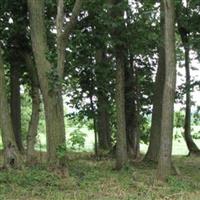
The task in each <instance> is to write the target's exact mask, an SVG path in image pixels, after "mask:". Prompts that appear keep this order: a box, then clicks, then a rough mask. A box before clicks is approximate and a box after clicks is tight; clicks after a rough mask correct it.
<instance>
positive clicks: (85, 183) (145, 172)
mask: <svg viewBox="0 0 200 200" xmlns="http://www.w3.org/2000/svg"><path fill="white" fill-rule="evenodd" d="M173 159H174V163H175V164H176V166H177V167H179V169H180V171H181V175H180V176H171V177H169V178H168V180H167V182H166V183H158V182H156V181H155V174H156V169H155V166H153V165H150V164H145V163H130V164H128V165H127V166H126V167H125V168H124V169H123V170H121V171H115V170H113V166H114V160H112V159H108V158H102V160H100V161H96V160H95V159H94V158H93V157H92V156H91V154H88V153H71V155H70V158H69V176H68V177H62V176H61V175H58V174H56V173H52V172H50V171H48V170H47V169H46V167H45V165H42V164H40V165H36V166H32V167H31V168H26V167H25V168H24V169H23V170H14V169H13V170H9V171H4V170H1V171H0V200H117V199H119V200H159V199H166V200H172V199H177V200H200V158H199V157H192V158H190V157H173ZM1 160H2V157H1Z"/></svg>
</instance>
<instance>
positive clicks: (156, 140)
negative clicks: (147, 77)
mask: <svg viewBox="0 0 200 200" xmlns="http://www.w3.org/2000/svg"><path fill="white" fill-rule="evenodd" d="M163 9H164V8H163V6H161V13H163V12H164V10H163ZM160 30H161V31H160V38H161V41H160V44H159V60H158V69H157V73H156V80H155V86H154V96H153V112H152V120H151V132H150V143H149V147H148V150H147V153H146V155H145V158H144V160H145V161H153V162H158V156H159V150H160V134H161V122H162V113H163V110H162V99H163V88H164V81H165V49H164V42H163V41H164V16H163V15H162V14H161V16H160Z"/></svg>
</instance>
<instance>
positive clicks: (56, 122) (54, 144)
mask: <svg viewBox="0 0 200 200" xmlns="http://www.w3.org/2000/svg"><path fill="white" fill-rule="evenodd" d="M28 6H29V12H30V26H31V40H32V48H33V53H34V57H35V62H36V68H37V71H38V78H39V82H40V87H41V92H42V95H43V100H44V109H45V120H46V131H47V153H48V162H49V164H50V165H51V166H53V167H56V166H62V165H65V161H63V158H62V159H61V158H60V157H59V156H58V151H59V149H60V148H62V147H64V146H65V145H66V143H65V125H64V113H63V101H62V95H61V89H60V88H59V87H54V86H53V85H52V84H51V83H50V80H49V78H48V76H47V75H48V74H49V73H50V71H51V70H52V67H53V66H52V64H51V63H50V62H49V61H48V60H47V58H46V53H48V47H47V40H46V30H45V25H44V14H43V12H44V1H43V0H41V1H37V0H28ZM54 84H56V83H54Z"/></svg>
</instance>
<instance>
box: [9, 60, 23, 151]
mask: <svg viewBox="0 0 200 200" xmlns="http://www.w3.org/2000/svg"><path fill="white" fill-rule="evenodd" d="M10 91H11V96H10V107H11V120H12V126H13V131H14V134H15V140H16V143H17V147H18V149H19V151H20V152H23V151H24V147H23V144H22V136H21V97H20V65H19V64H18V63H15V61H12V63H11V69H10Z"/></svg>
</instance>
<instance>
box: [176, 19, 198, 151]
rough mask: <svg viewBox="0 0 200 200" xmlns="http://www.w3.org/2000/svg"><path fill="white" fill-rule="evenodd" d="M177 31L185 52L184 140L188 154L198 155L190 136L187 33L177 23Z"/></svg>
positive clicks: (188, 47) (189, 81)
mask: <svg viewBox="0 0 200 200" xmlns="http://www.w3.org/2000/svg"><path fill="white" fill-rule="evenodd" d="M178 30H179V34H180V36H181V40H182V43H183V46H184V50H185V74H186V83H185V85H186V105H185V106H186V107H185V123H184V138H185V141H186V144H187V147H188V150H189V155H190V154H200V150H199V148H198V147H197V145H196V144H195V143H194V141H193V139H192V135H191V95H190V88H191V80H190V46H189V32H188V31H187V29H186V28H184V27H181V24H180V23H179V22H178Z"/></svg>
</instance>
